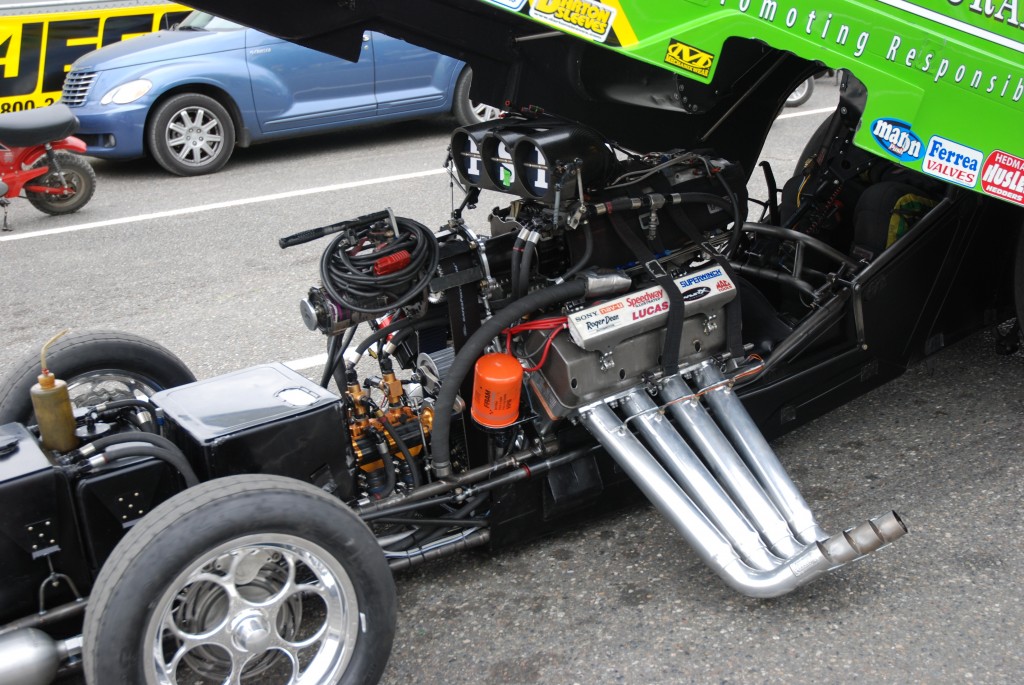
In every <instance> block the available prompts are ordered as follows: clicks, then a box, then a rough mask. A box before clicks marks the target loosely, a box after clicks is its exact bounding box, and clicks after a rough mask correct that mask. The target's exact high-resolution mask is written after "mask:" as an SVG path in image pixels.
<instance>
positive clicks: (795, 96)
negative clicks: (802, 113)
mask: <svg viewBox="0 0 1024 685" xmlns="http://www.w3.org/2000/svg"><path fill="white" fill-rule="evenodd" d="M806 93H807V81H801V82H800V85H799V86H797V87H796V88H795V89H794V90H793V92H792V93H790V94H789V97H788V98H786V102H796V101H797V100H799V99H801V98H802V97H803V96H804V95H805V94H806Z"/></svg>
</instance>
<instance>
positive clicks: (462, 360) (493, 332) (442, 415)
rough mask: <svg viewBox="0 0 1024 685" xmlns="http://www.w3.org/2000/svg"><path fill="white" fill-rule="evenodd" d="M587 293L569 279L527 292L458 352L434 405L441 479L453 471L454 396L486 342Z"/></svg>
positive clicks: (434, 445)
mask: <svg viewBox="0 0 1024 685" xmlns="http://www.w3.org/2000/svg"><path fill="white" fill-rule="evenodd" d="M586 292H587V284H586V282H585V281H567V282H565V283H559V284H558V285H553V286H550V287H547V288H544V289H543V290H537V291H535V292H532V293H528V294H526V295H524V296H523V297H521V298H519V299H518V300H516V301H515V302H513V303H512V304H510V305H509V306H507V307H505V308H504V309H502V310H501V311H499V312H498V313H496V314H495V315H494V316H492V317H491V318H490V319H488V320H487V321H485V322H484V323H483V325H481V326H480V328H478V329H477V330H476V332H475V333H473V335H471V336H470V337H469V339H468V340H467V341H466V344H465V345H463V346H462V349H461V350H459V353H458V354H456V355H455V359H454V361H453V362H452V365H451V367H450V368H449V369H448V375H447V377H446V378H445V379H444V383H443V384H442V386H441V392H440V393H438V395H437V402H436V404H435V406H436V407H437V409H438V411H437V413H436V415H435V416H434V430H433V433H432V435H431V439H430V445H431V461H432V466H433V469H434V473H436V474H437V476H438V478H446V477H447V476H448V475H449V474H450V473H451V455H450V454H449V453H448V449H449V444H448V442H449V440H450V437H451V433H450V432H451V423H452V411H453V409H452V408H453V407H454V406H455V398H456V397H457V396H458V394H459V389H460V388H461V386H462V381H463V380H465V378H466V376H467V375H468V374H469V372H470V370H471V369H472V368H473V365H474V364H476V360H477V359H478V358H479V357H480V355H481V353H483V351H484V349H485V348H486V347H487V345H489V344H490V342H491V340H492V339H493V338H494V337H496V336H497V335H499V334H500V333H501V331H502V330H503V329H505V328H508V327H509V326H511V325H512V324H514V323H515V322H516V321H518V320H519V319H521V318H522V317H524V316H526V315H527V314H529V313H531V312H534V311H536V310H538V309H541V308H543V307H550V306H551V305H555V304H559V303H562V302H565V301H567V300H573V299H576V298H578V297H583V296H584V295H585V294H586Z"/></svg>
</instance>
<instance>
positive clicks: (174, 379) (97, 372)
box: [0, 331, 196, 425]
mask: <svg viewBox="0 0 1024 685" xmlns="http://www.w3.org/2000/svg"><path fill="white" fill-rule="evenodd" d="M46 365H47V366H48V367H49V368H50V369H51V370H52V371H53V372H54V374H55V375H56V376H57V377H58V378H61V379H63V380H64V381H66V382H67V383H68V390H69V391H70V393H71V397H72V404H76V405H78V406H85V405H89V404H97V403H99V402H103V401H108V400H112V399H123V398H126V397H128V398H130V397H138V395H139V394H141V395H145V396H148V395H152V394H153V393H154V392H156V391H158V390H164V389H167V388H172V387H174V386H177V385H183V384H185V383H191V382H192V381H194V380H195V379H196V378H195V376H193V375H192V372H191V371H189V369H188V367H187V366H185V363H184V362H183V361H181V360H180V359H178V358H177V357H176V356H175V355H174V354H172V353H171V352H170V351H169V350H167V348H165V347H163V346H162V345H158V344H157V343H155V342H153V341H151V340H147V339H146V338H143V337H140V336H138V335H132V334H130V333H119V332H116V331H90V332H85V331H83V332H81V333H79V332H74V333H71V334H69V335H66V336H64V337H62V338H60V339H59V340H57V342H55V343H53V344H52V345H50V348H49V349H48V350H47V351H46ZM40 373H41V371H40V359H39V350H38V349H37V350H33V351H32V352H30V353H28V354H26V355H25V356H24V357H23V358H22V359H21V360H20V361H19V362H18V363H16V364H15V365H14V367H13V369H12V370H11V372H10V373H9V374H8V375H7V376H6V377H5V378H4V379H3V380H2V381H0V425H3V424H5V423H12V422H13V423H23V424H28V423H32V422H33V410H32V400H31V398H30V396H29V390H30V389H31V388H32V386H33V385H35V383H36V382H37V380H38V376H39V374H40Z"/></svg>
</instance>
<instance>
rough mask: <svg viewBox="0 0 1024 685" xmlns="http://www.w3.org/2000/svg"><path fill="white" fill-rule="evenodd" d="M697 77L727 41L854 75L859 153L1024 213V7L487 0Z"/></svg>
mask: <svg viewBox="0 0 1024 685" xmlns="http://www.w3.org/2000/svg"><path fill="white" fill-rule="evenodd" d="M481 1H483V2H488V3H489V4H492V5H498V6H500V7H504V8H505V9H508V10H510V11H515V12H521V13H522V14H524V15H527V16H529V17H530V18H532V19H533V20H534V21H537V22H540V23H542V24H544V25H546V26H549V27H551V28H555V29H558V30H561V31H565V32H567V33H571V34H573V35H575V36H578V37H581V38H583V39H585V40H590V41H593V42H594V43H598V44H602V45H604V46H606V47H607V48H608V49H611V50H615V51H617V52H620V53H623V54H625V55H628V56H630V57H633V58H635V59H638V60H641V61H644V62H647V63H649V64H652V65H656V66H659V67H662V68H664V69H669V70H671V71H674V72H676V73H678V74H681V75H683V76H685V77H687V78H692V79H695V80H698V81H701V82H708V81H710V80H711V79H713V78H714V75H715V68H716V56H717V55H720V54H721V53H722V50H723V46H724V44H725V42H726V41H727V40H728V39H730V38H737V37H738V38H754V39H756V40H759V41H762V42H764V43H766V44H768V45H770V46H772V47H774V48H778V49H781V50H786V51H789V52H792V53H794V54H796V55H798V56H800V57H803V58H805V59H809V60H815V61H818V62H820V63H822V64H824V65H825V66H827V67H829V68H832V69H848V70H850V71H851V72H852V73H853V74H855V75H856V76H857V78H858V79H860V80H861V81H862V82H863V83H864V85H865V86H866V88H867V91H868V98H867V104H866V108H865V111H864V116H863V118H862V122H861V126H860V129H859V130H858V132H857V136H856V138H855V142H856V144H857V145H858V146H859V147H861V148H863V149H865V150H867V151H869V152H872V153H874V154H877V155H880V156H882V157H885V158H887V159H889V160H891V161H894V162H896V163H898V164H902V165H904V166H906V167H908V168H911V169H914V170H917V171H921V172H923V173H927V174H929V175H931V176H934V177H936V178H940V179H942V180H945V181H947V182H949V183H952V184H955V185H958V186H960V187H965V188H970V189H972V190H974V191H976V192H979V193H985V194H987V195H990V196H993V197H998V198H1001V199H1004V200H1008V201H1010V202H1015V203H1017V204H1022V205H1024V140H1022V139H1020V138H1019V137H1018V135H1017V133H1018V132H1020V131H1022V130H1024V0H1003V1H1000V2H993V1H992V0H973V1H972V0H914V2H910V1H909V0H829V1H828V2H824V1H823V0H602V1H600V2H598V1H597V0H481Z"/></svg>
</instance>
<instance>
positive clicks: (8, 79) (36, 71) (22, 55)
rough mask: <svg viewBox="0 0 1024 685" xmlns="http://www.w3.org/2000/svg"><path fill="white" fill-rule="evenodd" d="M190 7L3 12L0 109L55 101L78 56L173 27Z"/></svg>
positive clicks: (16, 109)
mask: <svg viewBox="0 0 1024 685" xmlns="http://www.w3.org/2000/svg"><path fill="white" fill-rule="evenodd" d="M189 11H190V10H189V9H188V8H187V7H185V6H184V5H177V4H170V3H153V4H148V5H147V4H139V5H136V6H134V7H125V6H123V5H122V6H121V7H117V8H111V9H94V10H87V11H75V12H53V13H49V14H24V15H19V16H4V17H0V113H5V112H20V111H22V110H25V109H35V108H36V107H45V106H46V105H52V104H53V103H54V102H56V101H57V99H58V98H60V91H61V88H63V86H64V76H65V75H66V74H67V72H68V70H70V68H71V63H72V62H74V61H75V60H76V59H78V58H79V57H81V56H82V55H84V54H86V53H87V52H91V51H92V50H95V49H97V48H100V47H103V46H104V45H110V44H111V43H116V42H118V41H120V40H124V39H126V38H132V37H134V36H139V35H142V34H145V33H152V32H153V31H159V30H160V29H162V28H170V26H171V25H173V24H175V23H177V22H179V21H181V20H182V19H184V18H185V15H186V14H188V12H189Z"/></svg>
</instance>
